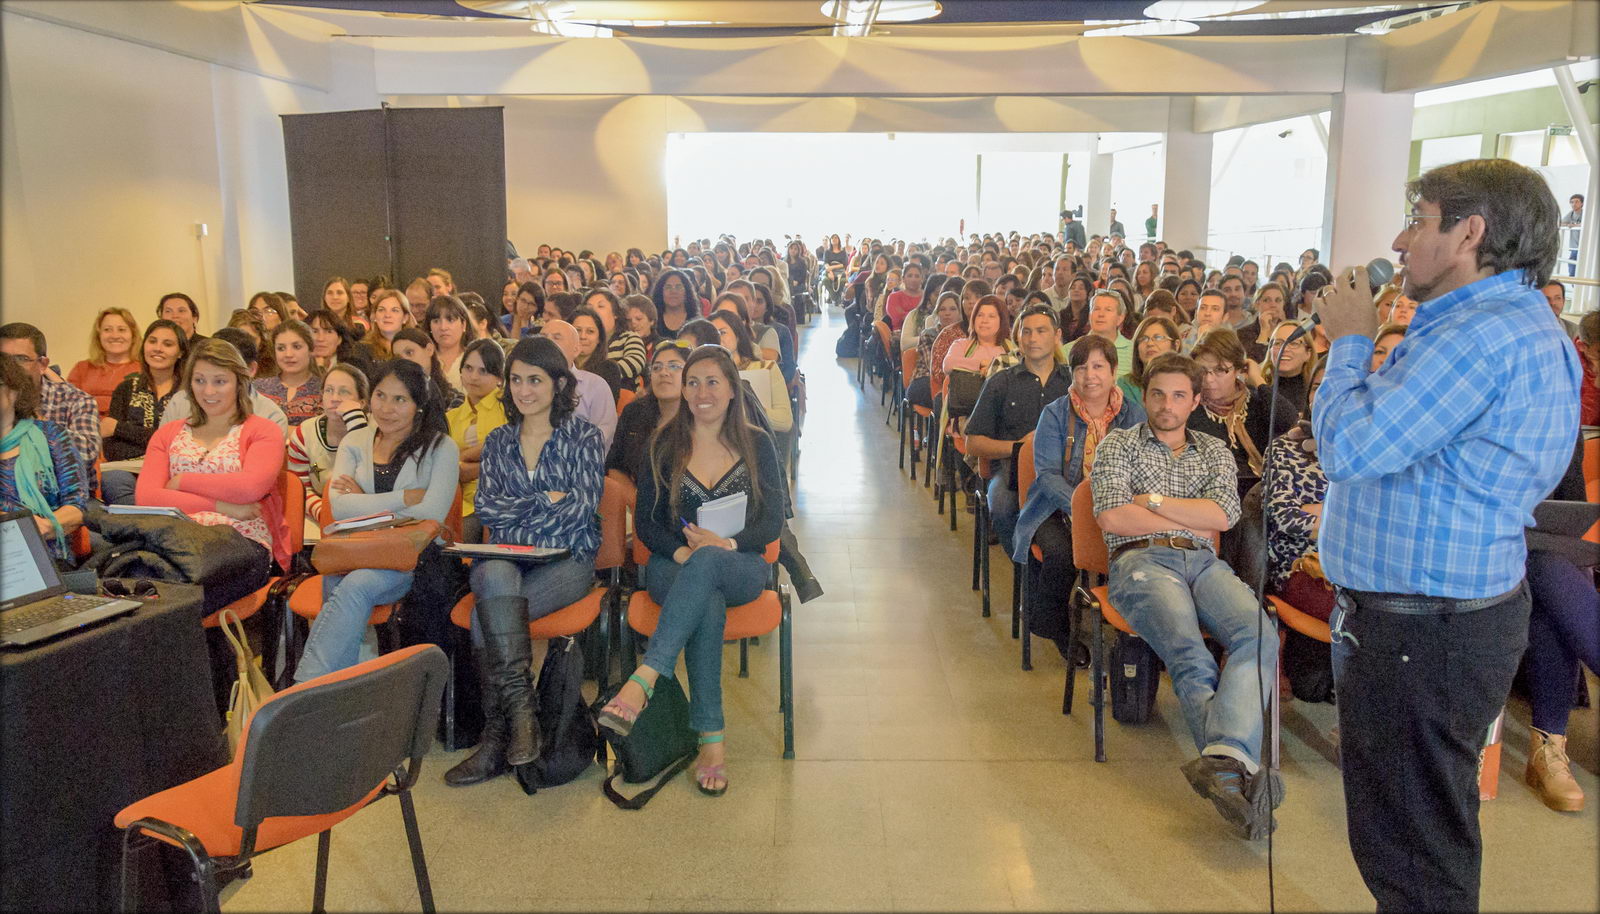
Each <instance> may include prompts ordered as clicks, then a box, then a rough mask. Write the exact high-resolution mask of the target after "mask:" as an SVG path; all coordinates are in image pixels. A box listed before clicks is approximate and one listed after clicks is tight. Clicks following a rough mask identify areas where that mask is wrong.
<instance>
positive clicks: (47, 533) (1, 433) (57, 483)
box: [0, 358, 90, 564]
mask: <svg viewBox="0 0 1600 914" xmlns="http://www.w3.org/2000/svg"><path fill="white" fill-rule="evenodd" d="M38 400H39V392H38V389H37V388H36V387H35V386H34V382H33V379H32V378H30V377H28V372H27V371H26V370H25V369H24V368H23V367H22V366H21V365H18V364H17V363H16V361H15V360H13V359H7V358H0V511H7V512H9V511H19V510H21V511H28V512H31V513H32V514H33V519H34V522H35V523H36V524H37V525H38V527H39V534H40V535H41V536H42V537H44V541H45V543H46V545H48V546H49V547H50V548H51V549H52V551H53V552H54V553H55V558H56V560H57V561H58V562H61V563H63V564H72V562H71V561H70V559H71V557H72V552H71V544H70V543H69V542H68V538H69V537H70V536H71V534H72V533H73V532H74V531H75V530H77V529H78V528H79V527H80V526H82V524H83V513H84V511H85V509H87V508H88V505H89V494H90V493H89V481H88V477H87V476H86V475H85V472H84V468H83V463H82V461H80V460H79V459H78V455H77V452H76V451H74V450H73V447H72V440H71V439H70V438H68V437H67V433H66V430H65V429H63V428H62V427H61V426H59V425H57V424H55V423H54V422H51V421H49V420H48V419H39V418H37V409H38Z"/></svg>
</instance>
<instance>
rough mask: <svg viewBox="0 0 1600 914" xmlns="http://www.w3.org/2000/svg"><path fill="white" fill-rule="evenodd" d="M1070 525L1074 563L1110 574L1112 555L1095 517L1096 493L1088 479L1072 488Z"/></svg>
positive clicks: (1089, 570)
mask: <svg viewBox="0 0 1600 914" xmlns="http://www.w3.org/2000/svg"><path fill="white" fill-rule="evenodd" d="M1068 526H1069V527H1071V528H1072V562H1073V564H1075V565H1077V566H1078V567H1079V568H1082V569H1083V570H1084V571H1087V572H1091V573H1093V574H1110V573H1111V571H1110V567H1109V566H1110V557H1109V556H1108V555H1107V553H1106V541H1105V537H1103V536H1102V535H1101V534H1100V524H1099V523H1098V522H1096V521H1095V519H1094V493H1093V492H1091V491H1090V490H1089V480H1087V479H1085V480H1084V481H1083V482H1080V483H1078V487H1077V488H1076V489H1073V490H1072V523H1070V524H1068Z"/></svg>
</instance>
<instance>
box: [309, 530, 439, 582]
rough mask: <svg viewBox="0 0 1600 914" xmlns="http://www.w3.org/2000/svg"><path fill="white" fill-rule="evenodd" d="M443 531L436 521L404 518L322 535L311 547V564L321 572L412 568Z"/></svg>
mask: <svg viewBox="0 0 1600 914" xmlns="http://www.w3.org/2000/svg"><path fill="white" fill-rule="evenodd" d="M443 532H444V525H443V524H440V523H439V522H438V521H436V520H417V519H416V518H410V517H408V518H405V519H404V520H401V521H397V522H396V523H394V524H390V525H386V526H382V527H368V528H366V529H365V530H350V531H346V532H344V533H335V534H333V535H332V536H325V537H323V538H322V541H321V542H319V543H317V545H316V547H315V548H313V549H312V550H311V564H312V565H313V566H315V567H316V569H317V571H318V572H320V573H322V574H348V573H349V572H352V571H355V570H357V569H359V568H379V569H384V570H387V571H413V570H415V569H416V567H417V557H418V556H420V555H421V554H422V550H424V549H426V548H428V544H429V543H431V542H433V541H434V540H435V539H437V538H438V537H439V536H440V535H441V534H443Z"/></svg>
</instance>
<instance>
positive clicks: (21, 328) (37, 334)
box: [0, 321, 49, 356]
mask: <svg viewBox="0 0 1600 914" xmlns="http://www.w3.org/2000/svg"><path fill="white" fill-rule="evenodd" d="M0 340H27V341H28V342H30V343H32V344H33V354H34V355H38V356H43V355H48V354H49V353H47V352H45V344H44V331H42V330H40V329H39V328H38V327H35V326H34V325H32V324H25V323H23V322H22V321H12V322H11V323H9V324H6V325H5V326H3V327H0Z"/></svg>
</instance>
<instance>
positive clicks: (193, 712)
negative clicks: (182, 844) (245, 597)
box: [0, 582, 228, 911]
mask: <svg viewBox="0 0 1600 914" xmlns="http://www.w3.org/2000/svg"><path fill="white" fill-rule="evenodd" d="M130 583H131V582H130ZM159 588H160V590H159V593H160V597H159V598H157V599H153V600H146V601H144V602H145V604H146V605H145V606H144V607H142V608H140V609H139V610H138V611H137V612H134V613H132V614H131V615H127V616H122V617H120V618H117V619H114V620H112V621H110V622H107V623H104V624H102V625H100V626H98V627H96V628H93V629H89V630H86V631H82V632H78V633H76V634H72V635H69V636H66V637H63V638H58V639H56V640H55V641H51V642H48V643H46V644H43V645H39V646H37V647H34V648H32V649H28V650H22V651H7V652H4V653H3V654H0V909H4V910H8V911H9V910H28V911H40V910H63V911H89V910H102V911H104V910H115V909H116V908H117V906H118V901H119V879H118V876H119V872H120V870H119V865H120V857H121V840H122V832H121V831H120V830H119V829H117V828H116V826H115V825H113V824H112V818H113V817H114V816H115V815H116V814H117V812H118V811H119V810H121V809H122V808H123V807H124V806H127V805H128V804H129V803H132V802H133V801H135V800H138V799H140V798H142V797H145V796H148V795H150V794H152V793H156V792H158V791H161V790H165V789H166V788H168V787H173V786H175V785H177V784H180V783H182V782H184V781H187V780H189V779H191V778H194V777H197V776H199V775H201V774H204V773H206V772H208V771H211V770H213V769H215V768H217V767H219V766H221V765H223V764H225V763H226V762H227V760H228V754H227V743H226V741H225V740H224V738H223V735H222V725H221V721H220V720H219V718H218V716H217V707H216V703H215V701H214V699H213V697H212V686H211V668H210V663H209V662H208V659H207V653H206V639H205V634H204V632H203V631H202V629H201V627H200V589H199V588H197V587H193V586H190V585H187V584H169V583H160V584H159ZM144 856H145V859H144V860H143V861H142V868H141V872H142V873H143V874H145V875H144V876H143V877H142V878H141V887H142V889H143V891H142V892H141V895H142V896H143V897H144V899H145V903H146V904H151V903H153V904H155V905H156V906H158V907H167V906H170V905H173V904H177V905H179V906H182V905H183V902H182V901H180V900H179V899H175V898H173V897H172V896H171V894H170V893H169V891H168V884H167V883H168V880H163V879H162V878H161V877H160V875H159V874H160V872H161V870H162V868H163V867H162V863H163V862H164V858H166V857H168V854H167V853H166V852H165V851H163V853H159V854H157V853H150V854H146V855H144ZM169 868H171V869H174V870H175V871H178V872H181V871H182V867H181V866H180V867H169ZM185 880H186V877H181V876H180V877H178V878H174V879H172V880H170V882H171V884H172V885H173V886H175V887H177V888H179V889H180V890H181V887H182V885H183V882H184V881H185Z"/></svg>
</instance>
